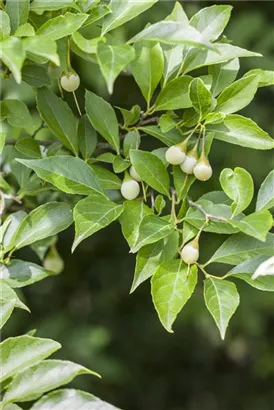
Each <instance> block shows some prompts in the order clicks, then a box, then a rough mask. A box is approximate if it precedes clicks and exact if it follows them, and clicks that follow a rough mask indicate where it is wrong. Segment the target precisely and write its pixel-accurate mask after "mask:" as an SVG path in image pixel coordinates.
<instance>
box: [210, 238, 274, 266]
mask: <svg viewBox="0 0 274 410" xmlns="http://www.w3.org/2000/svg"><path fill="white" fill-rule="evenodd" d="M273 248H274V234H272V233H268V234H267V236H266V241H265V242H261V241H259V240H257V239H254V238H250V237H249V236H246V235H244V234H242V233H237V234H235V235H231V236H230V237H229V238H228V239H227V240H226V241H225V242H224V243H223V244H222V245H221V246H220V248H219V249H217V251H216V252H215V253H214V255H213V256H212V257H211V258H210V260H209V261H208V262H207V263H206V265H208V264H210V263H213V262H214V263H215V262H220V263H227V264H229V265H238V264H239V263H242V262H244V261H246V260H247V259H250V258H253V257H254V256H257V255H265V256H272V255H273Z"/></svg>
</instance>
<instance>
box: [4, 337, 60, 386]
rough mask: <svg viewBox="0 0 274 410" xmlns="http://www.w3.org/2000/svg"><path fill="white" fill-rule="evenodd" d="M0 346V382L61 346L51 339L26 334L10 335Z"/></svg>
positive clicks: (37, 361)
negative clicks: (0, 365)
mask: <svg viewBox="0 0 274 410" xmlns="http://www.w3.org/2000/svg"><path fill="white" fill-rule="evenodd" d="M0 346H1V349H0V358H1V364H2V371H1V375H0V380H1V382H2V381H4V380H6V379H9V378H10V377H12V376H14V375H15V374H17V373H19V372H23V371H25V370H26V369H27V368H29V367H30V366H34V365H35V364H36V363H39V362H41V360H43V359H46V358H47V357H48V356H50V355H51V354H52V353H54V352H55V351H56V350H58V349H60V347H61V345H60V344H59V343H57V342H55V341H53V340H50V339H40V338H38V337H32V336H28V335H23V336H18V337H10V338H9V339H6V340H4V342H2V343H1V344H0Z"/></svg>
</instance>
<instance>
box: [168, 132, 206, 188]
mask: <svg viewBox="0 0 274 410" xmlns="http://www.w3.org/2000/svg"><path fill="white" fill-rule="evenodd" d="M187 142H188V139H187V140H186V141H184V142H182V143H181V144H177V145H173V146H172V147H169V148H168V150H167V151H166V160H167V162H168V163H169V164H172V165H180V167H181V169H182V171H184V172H185V173H186V174H188V175H190V174H194V175H195V177H196V178H197V179H199V180H200V181H207V180H208V179H209V178H211V176H212V168H211V166H210V163H209V161H208V159H207V158H206V156H205V154H204V153H202V155H201V156H200V158H198V155H197V149H196V146H195V147H194V148H193V149H192V150H191V151H189V152H187Z"/></svg>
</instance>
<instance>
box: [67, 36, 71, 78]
mask: <svg viewBox="0 0 274 410" xmlns="http://www.w3.org/2000/svg"><path fill="white" fill-rule="evenodd" d="M67 66H68V71H70V70H71V62H70V39H69V37H68V54H67Z"/></svg>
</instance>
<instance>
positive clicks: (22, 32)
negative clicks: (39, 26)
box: [14, 23, 35, 37]
mask: <svg viewBox="0 0 274 410" xmlns="http://www.w3.org/2000/svg"><path fill="white" fill-rule="evenodd" d="M14 35H15V37H31V36H35V30H34V28H33V26H32V25H31V24H30V23H25V24H22V25H21V26H19V27H18V29H17V30H16V31H15V33H14Z"/></svg>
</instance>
